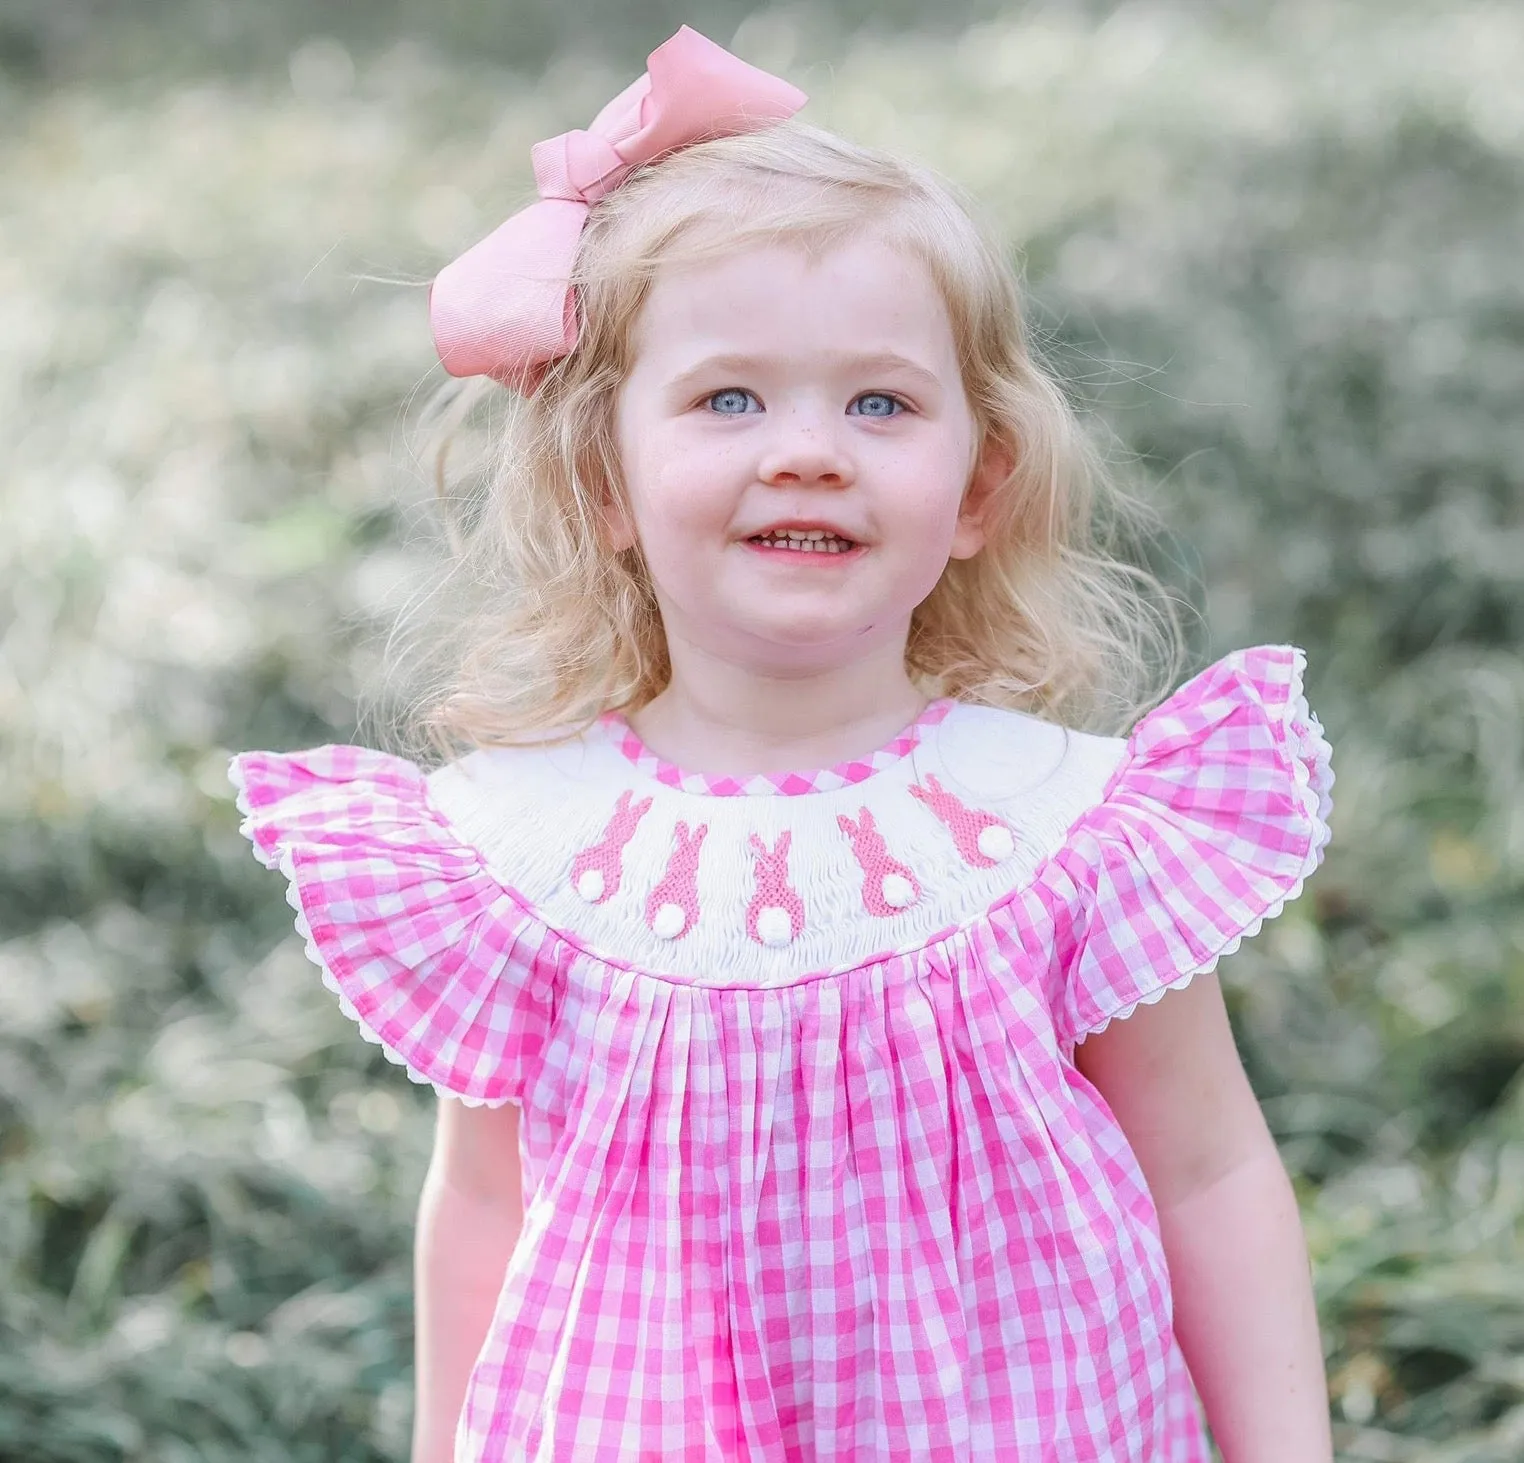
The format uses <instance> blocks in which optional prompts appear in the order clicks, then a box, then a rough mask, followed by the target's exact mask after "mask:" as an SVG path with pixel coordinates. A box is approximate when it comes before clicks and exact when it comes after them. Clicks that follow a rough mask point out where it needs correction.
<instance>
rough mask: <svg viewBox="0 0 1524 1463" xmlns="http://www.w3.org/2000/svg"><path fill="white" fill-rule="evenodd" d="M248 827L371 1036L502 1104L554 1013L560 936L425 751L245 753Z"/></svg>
mask: <svg viewBox="0 0 1524 1463" xmlns="http://www.w3.org/2000/svg"><path fill="white" fill-rule="evenodd" d="M228 775H229V778H230V780H231V781H232V783H233V785H234V787H235V788H236V789H237V792H238V807H239V810H240V811H241V812H242V813H243V814H244V820H243V823H242V825H241V831H242V832H243V834H244V835H245V836H246V837H247V838H249V839H250V841H251V842H252V843H253V845H254V850H255V853H256V854H257V856H258V857H259V860H260V862H261V863H263V864H264V865H265V866H266V867H267V868H279V869H280V870H281V872H282V873H284V874H285V876H286V880H287V890H286V898H287V900H288V901H289V903H290V904H291V906H292V908H293V909H294V910H295V911H296V927H297V931H298V933H299V934H300V935H301V936H302V938H303V939H304V940H305V942H306V948H307V954H308V955H309V957H310V958H311V959H312V961H313V963H314V964H315V965H317V966H318V967H319V968H320V970H321V971H322V977H323V983H324V985H326V986H327V987H328V989H329V990H331V991H332V992H333V993H334V994H335V995H336V996H337V997H338V998H339V1005H340V1007H341V1009H342V1010H343V1012H344V1014H345V1015H347V1016H348V1017H350V1019H351V1020H353V1021H354V1022H355V1023H356V1025H357V1026H358V1027H359V1028H360V1032H361V1034H362V1035H363V1036H364V1037H365V1038H366V1040H368V1041H371V1042H374V1043H376V1044H378V1045H379V1046H380V1047H381V1049H382V1051H383V1053H384V1054H385V1055H386V1057H387V1058H388V1060H390V1061H392V1062H394V1063H396V1064H397V1065H399V1066H402V1067H405V1068H406V1070H407V1074H408V1076H409V1077H410V1078H412V1080H413V1081H415V1082H428V1083H431V1084H432V1085H433V1086H434V1088H435V1090H436V1091H439V1092H442V1093H444V1092H447V1093H449V1094H451V1095H452V1096H456V1097H459V1098H460V1099H461V1100H462V1101H464V1102H466V1103H467V1104H468V1105H471V1106H475V1105H478V1104H487V1105H489V1106H493V1107H496V1106H498V1105H500V1104H502V1103H504V1102H507V1101H509V1100H510V1099H512V1100H515V1101H517V1100H518V1099H519V1097H520V1095H521V1094H522V1092H523V1088H524V1083H525V1075H526V1071H528V1070H531V1069H532V1068H533V1066H534V1064H535V1063H536V1061H537V1058H538V1055H539V1051H540V1048H541V1046H542V1044H543V1042H544V1039H545V1034H546V1031H547V1029H548V1027H549V1023H550V1018H551V1007H552V1003H553V992H552V987H551V983H550V980H549V975H550V970H551V964H550V962H549V961H544V962H541V961H540V960H539V959H538V956H539V954H540V952H541V947H542V945H544V946H546V947H548V945H549V943H550V941H551V938H552V937H551V936H550V934H549V932H548V931H546V930H545V929H544V928H543V927H542V926H541V925H539V924H538V923H537V922H536V921H534V920H533V919H532V918H530V917H529V916H528V915H527V914H526V913H525V911H524V909H523V908H522V906H521V905H520V904H518V903H517V902H516V901H514V900H513V899H512V898H511V897H510V896H509V895H508V894H507V893H506V891H504V889H503V888H502V887H501V886H500V885H499V884H497V883H496V881H494V880H493V879H492V878H491V876H490V875H489V874H487V872H486V871H485V870H484V868H483V867H482V864H481V860H480V858H479V856H478V855H477V854H476V852H475V850H473V849H471V848H468V847H466V846H465V845H464V844H462V843H460V842H459V841H458V840H457V839H455V838H454V836H453V835H452V834H451V833H450V831H449V830H448V829H447V828H446V827H445V826H444V824H443V823H442V822H441V821H440V819H439V818H438V817H437V816H436V815H435V814H434V812H433V809H432V808H431V807H430V806H429V803H428V798H427V794H426V790H425V785H424V781H423V775H422V773H421V772H420V771H419V769H418V768H417V767H415V766H414V765H413V764H412V763H410V762H407V761H404V760H403V759H402V758H399V757H392V756H389V755H387V754H386V753H383V752H372V751H368V750H366V749H365V748H362V747H349V746H327V747H317V748H315V749H313V750H311V751H306V752H296V753H291V754H281V753H274V752H244V753H242V754H240V755H239V756H236V757H234V758H233V759H232V762H231V765H230V766H229V769H228Z"/></svg>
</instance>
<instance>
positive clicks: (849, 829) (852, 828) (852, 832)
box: [836, 813, 857, 838]
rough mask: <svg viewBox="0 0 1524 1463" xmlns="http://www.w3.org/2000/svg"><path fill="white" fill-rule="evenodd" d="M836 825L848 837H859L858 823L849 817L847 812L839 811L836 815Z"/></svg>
mask: <svg viewBox="0 0 1524 1463" xmlns="http://www.w3.org/2000/svg"><path fill="white" fill-rule="evenodd" d="M836 826H837V827H838V828H840V829H841V831H842V832H843V833H845V834H846V835H847V837H848V838H856V837H857V824H856V823H854V822H853V821H852V820H851V819H850V818H849V817H847V815H846V814H845V813H838V814H837V815H836Z"/></svg>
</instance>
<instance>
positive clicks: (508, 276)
mask: <svg viewBox="0 0 1524 1463" xmlns="http://www.w3.org/2000/svg"><path fill="white" fill-rule="evenodd" d="M805 100H806V98H805V95H804V93H803V92H802V91H800V90H799V89H798V88H797V87H794V86H790V85H789V83H788V82H786V81H783V80H780V79H779V78H778V77H776V76H771V75H769V74H768V73H767V72H766V71H761V70H759V69H758V68H757V67H755V66H749V65H748V64H747V63H746V62H744V61H742V60H740V59H738V58H737V57H735V56H732V55H731V54H730V52H729V51H727V50H725V49H724V48H723V47H722V46H717V45H715V43H714V42H713V41H710V40H707V39H706V38H705V37H703V36H701V35H700V34H699V33H698V32H697V31H695V30H690V29H689V28H688V27H687V26H683V27H682V28H681V29H680V30H679V31H678V32H677V34H676V35H675V36H673V37H671V39H670V40H667V41H665V42H663V44H662V45H660V46H658V47H657V48H656V50H654V51H653V52H652V53H651V55H650V57H649V58H648V59H647V70H646V74H645V75H644V76H641V77H639V78H637V79H636V80H635V81H633V82H631V83H630V85H629V86H627V87H626V88H625V89H624V90H623V91H622V92H620V93H619V95H618V96H616V97H615V98H614V99H613V100H612V101H611V102H609V103H608V105H607V106H605V107H604V108H603V110H602V111H600V112H599V113H598V115H597V116H596V117H595V118H594V119H593V121H592V124H591V125H590V126H589V127H588V128H587V129H586V130H585V131H584V130H582V129H580V128H579V129H576V130H574V131H571V132H563V133H561V135H560V136H558V137H550V138H547V139H546V140H545V141H543V142H538V143H536V144H535V146H534V148H533V150H532V152H531V160H532V163H533V167H534V178H535V186H536V188H537V190H538V192H539V195H540V196H539V199H538V200H537V201H536V202H534V203H531V204H530V205H529V206H528V207H527V208H523V209H520V211H519V212H518V213H516V214H514V215H513V216H512V217H511V218H510V219H508V220H507V221H506V222H505V223H503V224H500V225H499V226H498V228H497V229H495V230H494V231H493V232H492V233H491V234H489V235H488V236H487V237H486V238H485V239H483V240H482V241H481V242H480V243H478V244H475V245H473V246H472V247H471V248H470V249H467V250H466V252H465V253H464V254H462V255H461V256H460V257H459V258H458V259H455V260H453V261H452V262H451V263H449V264H447V265H446V266H445V267H444V268H443V269H442V270H440V272H439V274H438V276H437V277H436V278H435V280H434V283H433V286H432V287H431V289H430V291H429V319H430V323H431V325H432V326H433V330H434V344H435V346H436V348H437V349H438V351H439V358H440V360H441V361H443V362H444V367H445V370H447V371H448V372H449V373H450V374H451V375H452V376H491V377H493V378H494V379H496V380H498V381H501V382H502V383H503V384H504V385H505V386H511V387H513V388H515V389H516V390H518V391H521V392H523V393H524V394H525V395H526V396H528V395H532V394H533V393H534V391H535V389H536V388H537V387H538V385H539V382H540V378H541V377H542V375H543V374H544V370H545V367H546V366H547V365H549V363H550V362H551V361H553V360H555V359H556V358H557V357H558V356H563V355H565V354H567V353H568V352H569V351H570V350H571V349H572V348H573V347H574V346H575V345H576V342H577V324H576V310H575V305H574V299H573V293H572V285H571V274H572V267H573V265H574V264H575V263H576V257H577V245H578V242H579V240H580V239H581V236H582V228H583V225H584V224H585V223H586V221H587V214H588V208H589V206H590V205H591V204H594V203H596V202H597V201H598V200H599V199H600V198H603V197H604V196H605V195H606V194H608V193H609V192H610V191H611V190H612V189H614V188H617V187H618V186H619V184H620V183H622V182H624V180H625V179H626V178H627V177H628V176H629V175H630V174H631V173H632V172H633V171H634V170H635V169H636V168H637V167H640V166H641V165H642V164H643V163H648V162H653V161H655V160H656V159H657V158H659V157H662V156H664V155H665V154H666V153H669V152H671V151H673V150H674V149H676V148H679V147H684V146H687V145H688V144H690V143H694V142H702V141H705V140H706V139H708V138H711V137H724V136H729V135H732V134H735V133H740V132H750V131H754V130H755V129H756V128H758V127H763V126H766V125H767V123H769V122H775V121H780V120H782V119H783V118H785V117H791V116H793V114H794V113H795V112H797V111H798V110H799V108H800V107H802V106H803V105H804V103H805Z"/></svg>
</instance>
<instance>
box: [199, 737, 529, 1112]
mask: <svg viewBox="0 0 1524 1463" xmlns="http://www.w3.org/2000/svg"><path fill="white" fill-rule="evenodd" d="M228 781H229V782H231V783H232V784H233V788H234V792H235V796H236V800H237V803H238V811H239V812H240V813H242V814H243V821H242V823H240V824H239V828H238V831H239V832H240V833H241V834H243V836H244V837H245V838H247V839H248V840H249V842H250V843H251V844H252V845H253V847H254V854H255V857H257V858H258V859H259V861H260V863H262V864H263V865H264V866H265V867H266V868H267V869H279V871H280V872H281V873H282V874H283V875H284V876H285V879H286V903H287V904H289V905H290V906H291V908H292V909H293V910H294V911H295V912H296V918H295V925H296V933H297V934H298V935H300V936H301V939H302V948H303V950H304V951H305V953H306V956H307V958H308V959H309V960H310V961H311V962H312V963H313V964H314V965H315V966H317V968H318V973H319V974H320V975H321V976H322V980H323V984H324V985H325V986H326V987H327V988H328V989H329V990H330V991H332V992H333V994H334V995H335V996H337V997H338V1002H339V1010H340V1011H342V1012H343V1013H344V1015H346V1016H347V1017H349V1019H350V1020H351V1021H353V1022H354V1024H355V1026H356V1028H357V1029H358V1030H359V1033H360V1035H361V1036H362V1037H363V1038H364V1039H365V1040H366V1041H368V1042H369V1043H370V1044H371V1045H372V1046H378V1047H380V1048H381V1055H382V1056H384V1057H385V1058H386V1060H387V1061H389V1062H390V1063H391V1064H392V1065H393V1066H394V1067H401V1068H402V1069H403V1071H405V1072H406V1073H407V1076H408V1080H409V1081H410V1082H415V1083H417V1084H418V1086H420V1087H432V1088H433V1089H434V1091H435V1092H436V1093H437V1094H438V1095H439V1096H440V1097H453V1098H454V1099H455V1100H456V1101H457V1102H463V1103H464V1104H465V1105H466V1106H467V1107H502V1106H503V1105H504V1104H505V1103H508V1102H510V1101H512V1099H511V1098H507V1097H498V1098H492V1097H472V1096H469V1095H467V1094H466V1093H464V1092H457V1091H455V1089H454V1088H452V1087H446V1086H445V1085H444V1084H443V1083H441V1082H437V1081H435V1079H434V1078H432V1077H430V1076H427V1075H426V1074H425V1073H423V1072H421V1071H419V1069H418V1068H417V1067H415V1066H414V1065H413V1064H412V1063H411V1062H410V1061H408V1059H407V1058H406V1057H405V1056H403V1055H402V1053H401V1052H399V1051H398V1050H397V1049H396V1048H395V1047H393V1046H392V1045H391V1044H390V1043H389V1042H387V1041H385V1040H383V1039H382V1037H381V1036H380V1035H379V1034H378V1033H377V1032H376V1031H375V1030H374V1029H373V1028H372V1027H371V1026H370V1024H369V1023H368V1022H367V1021H366V1020H365V1018H364V1017H363V1016H361V1015H360V1013H359V1011H358V1010H356V1009H355V1004H354V1002H353V1001H351V1000H350V999H349V997H348V996H347V995H345V994H344V989H343V987H342V986H341V985H340V984H339V978H338V976H336V975H335V974H334V973H333V970H332V968H331V967H330V966H329V964H328V962H327V961H326V960H325V959H324V958H323V952H322V951H321V950H319V949H318V944H317V941H316V940H315V939H314V938H313V934H312V926H311V925H310V924H309V923H308V920H307V911H306V910H305V909H304V908H303V907H302V896H301V882H300V880H299V878H298V876H297V870H296V857H295V855H294V854H293V853H292V851H291V850H290V848H285V847H277V848H276V850H275V852H274V853H273V854H272V853H269V852H267V851H266V850H265V848H264V847H263V846H262V845H261V844H260V842H259V840H258V838H256V837H255V836H254V809H253V806H252V805H251V803H250V802H249V788H248V780H247V779H246V778H245V776H244V771H243V768H242V767H241V766H240V765H239V762H238V759H237V758H236V757H235V758H234V759H233V760H232V761H231V762H230V763H229V764H228Z"/></svg>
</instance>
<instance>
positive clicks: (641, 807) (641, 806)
mask: <svg viewBox="0 0 1524 1463" xmlns="http://www.w3.org/2000/svg"><path fill="white" fill-rule="evenodd" d="M635 811H636V813H637V814H639V815H640V816H641V817H644V816H645V815H646V814H647V813H649V812H650V811H651V799H650V798H641V800H640V801H639V802H638V803H636V804H635Z"/></svg>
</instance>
